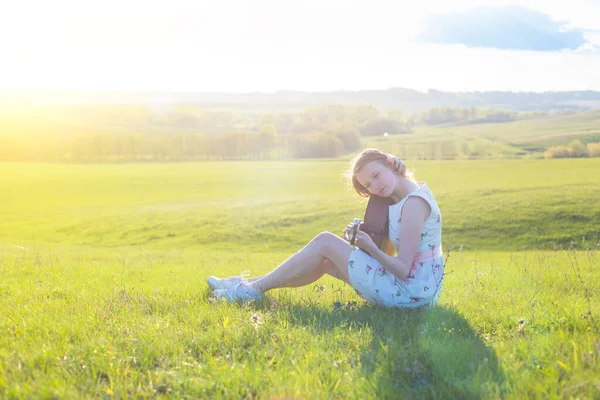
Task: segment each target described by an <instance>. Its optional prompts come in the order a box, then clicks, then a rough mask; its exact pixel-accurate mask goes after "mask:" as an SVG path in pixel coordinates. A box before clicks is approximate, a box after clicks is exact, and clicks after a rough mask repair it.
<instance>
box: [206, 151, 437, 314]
mask: <svg viewBox="0 0 600 400" xmlns="http://www.w3.org/2000/svg"><path fill="white" fill-rule="evenodd" d="M349 172H350V175H351V180H352V185H353V186H354V189H355V190H356V192H357V193H358V194H359V195H360V196H363V197H368V196H370V195H377V196H381V197H389V198H391V199H392V200H393V202H394V204H392V205H391V206H390V209H389V218H390V222H389V238H390V240H391V241H392V243H393V244H394V245H395V247H396V250H397V255H396V256H390V255H388V254H386V253H384V252H383V251H381V250H380V249H379V248H378V247H377V246H376V245H375V243H373V241H372V240H371V238H370V236H369V235H367V234H366V233H364V232H362V231H358V233H357V235H356V240H355V244H356V245H357V246H360V247H361V248H363V249H365V250H366V251H367V252H368V253H369V254H370V255H369V254H367V253H365V252H364V251H362V250H360V249H358V247H357V248H353V247H351V246H349V244H348V242H347V241H346V240H344V239H341V238H340V237H338V236H336V235H334V234H332V233H329V232H322V233H320V234H318V235H317V236H316V237H315V238H314V239H313V240H312V241H311V242H310V243H308V244H307V245H306V246H304V247H303V248H302V249H301V250H300V251H298V252H297V253H296V254H294V255H293V256H291V257H290V258H288V259H287V260H286V261H284V262H283V263H282V264H281V265H279V266H278V267H277V268H275V269H274V270H273V271H271V272H269V273H268V274H266V275H263V276H259V277H257V278H253V279H244V278H243V276H240V277H230V278H225V279H218V278H215V277H212V276H211V277H209V278H208V284H209V286H210V287H211V288H213V289H214V295H215V297H218V298H225V299H227V300H228V301H246V300H258V299H261V298H262V297H263V293H265V292H267V291H269V290H271V289H275V288H282V287H298V286H304V285H308V284H311V283H313V282H314V281H316V280H317V279H319V278H320V277H322V276H323V275H324V274H328V275H331V276H333V277H335V278H338V279H341V280H342V281H344V282H346V283H348V284H350V285H352V287H353V288H354V289H355V290H356V293H357V294H358V295H359V296H361V297H362V298H364V299H365V300H367V301H369V302H370V303H373V304H376V305H381V306H386V307H420V306H432V305H434V304H435V303H436V302H437V300H438V298H439V295H440V290H441V287H442V277H443V272H444V259H443V255H442V247H441V231H442V217H441V214H440V210H439V208H438V205H437V203H436V201H435V199H434V198H433V195H432V194H431V192H430V191H429V188H428V187H427V184H426V183H425V182H416V181H415V180H414V178H413V176H412V174H411V173H410V172H407V171H406V168H405V167H404V164H403V163H402V162H401V161H400V160H398V159H397V158H396V159H395V158H392V157H391V156H389V155H388V154H385V153H382V152H381V151H379V150H376V149H366V150H363V151H362V152H361V153H360V154H359V155H358V156H356V157H355V158H354V159H353V160H352V166H351V169H350V171H349ZM350 227H351V224H350V225H348V226H347V227H346V230H345V231H344V237H347V234H348V231H349V229H350Z"/></svg>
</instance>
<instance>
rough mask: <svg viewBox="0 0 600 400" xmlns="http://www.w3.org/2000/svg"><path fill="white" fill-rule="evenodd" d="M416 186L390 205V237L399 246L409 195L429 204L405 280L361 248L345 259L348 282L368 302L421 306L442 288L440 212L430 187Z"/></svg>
mask: <svg viewBox="0 0 600 400" xmlns="http://www.w3.org/2000/svg"><path fill="white" fill-rule="evenodd" d="M419 186H420V187H419V189H417V190H416V191H414V192H412V193H409V194H408V195H407V196H406V197H404V198H403V199H402V200H400V202H398V203H396V204H392V205H391V206H390V213H389V217H390V225H389V236H390V240H391V241H392V242H393V243H394V245H395V246H396V248H398V247H399V241H400V231H401V229H402V218H401V215H402V207H403V206H404V203H406V200H408V199H409V198H411V197H420V198H422V199H424V200H425V201H426V202H427V204H429V206H430V207H431V214H430V215H429V217H428V218H427V219H426V220H425V222H424V224H423V229H422V231H421V238H420V240H419V246H418V248H417V254H415V258H414V259H413V264H412V266H411V269H410V273H409V275H408V277H407V278H406V279H399V278H397V277H396V276H394V275H393V274H392V273H391V272H390V271H388V270H386V269H385V268H383V267H382V266H381V264H379V262H378V261H377V260H376V259H375V258H373V257H371V256H370V255H368V254H367V253H365V252H364V251H362V250H360V249H358V248H357V249H354V250H353V251H352V253H351V254H350V258H349V259H348V274H349V276H350V283H351V284H352V287H353V288H354V289H355V290H356V293H357V294H358V295H359V296H360V297H362V298H364V299H365V300H367V301H369V302H370V303H373V304H376V305H381V306H386V307H421V306H432V305H434V304H435V303H436V302H437V300H438V298H439V296H440V291H441V289H442V280H443V275H444V257H443V253H442V243H441V241H442V215H441V214H440V209H439V207H438V205H437V202H436V201H435V199H434V197H433V195H432V194H431V191H430V190H429V187H427V184H426V183H425V182H419Z"/></svg>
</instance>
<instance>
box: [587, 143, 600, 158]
mask: <svg viewBox="0 0 600 400" xmlns="http://www.w3.org/2000/svg"><path fill="white" fill-rule="evenodd" d="M587 151H588V155H589V156H590V157H600V143H589V144H588V145H587Z"/></svg>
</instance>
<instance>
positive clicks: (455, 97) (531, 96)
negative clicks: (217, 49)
mask: <svg viewBox="0 0 600 400" xmlns="http://www.w3.org/2000/svg"><path fill="white" fill-rule="evenodd" d="M3 102H4V103H6V102H10V103H14V102H24V103H31V102H34V103H36V102H37V103H53V104H141V105H145V106H149V107H155V108H157V109H161V108H169V107H172V106H176V105H181V104H186V105H193V106H196V107H203V108H207V109H236V110H245V111H256V112H261V111H300V110H302V109H304V108H306V107H310V106H315V105H323V104H372V105H373V106H375V107H377V108H378V109H379V110H380V111H382V112H386V111H387V110H389V109H392V108H399V109H404V110H407V111H419V110H424V109H428V108H432V107H489V108H499V109H508V110H515V111H532V110H555V109H573V110H591V109H600V92H598V91H590V90H586V91H570V92H540V93H537V92H500V91H495V92H464V93H459V92H442V91H439V90H433V89H431V90H429V91H427V92H419V91H416V90H411V89H405V88H392V89H388V90H364V91H332V92H300V91H285V90H283V91H277V92H272V93H259V92H256V93H171V92H118V91H15V90H12V91H9V90H4V91H0V104H1V103H3Z"/></svg>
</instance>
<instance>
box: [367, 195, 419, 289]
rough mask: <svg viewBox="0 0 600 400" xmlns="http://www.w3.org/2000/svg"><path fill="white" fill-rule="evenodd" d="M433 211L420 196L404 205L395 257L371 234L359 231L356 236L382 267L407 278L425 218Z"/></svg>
mask: <svg viewBox="0 0 600 400" xmlns="http://www.w3.org/2000/svg"><path fill="white" fill-rule="evenodd" d="M430 213H431V207H430V206H429V204H427V202H426V201H425V200H424V199H422V198H420V197H410V198H409V199H408V200H406V202H405V203H404V206H403V207H402V214H401V218H402V222H401V226H402V229H401V230H400V243H399V245H398V256H396V257H393V256H389V255H387V254H385V253H384V252H383V251H381V250H380V249H379V248H377V246H376V245H375V243H373V240H372V239H371V237H370V236H369V235H367V234H366V233H364V232H362V231H359V232H357V235H356V237H357V238H358V241H359V242H360V247H362V248H363V249H365V250H366V251H368V252H369V253H370V254H371V256H372V257H373V258H375V259H376V260H377V261H379V263H380V264H381V266H382V267H384V268H385V269H387V270H388V271H390V272H391V273H392V274H394V275H395V276H396V277H397V278H399V279H406V278H407V277H408V275H409V274H410V268H411V267H412V263H413V259H414V258H415V254H416V252H417V248H418V247H419V239H420V238H421V230H422V229H423V224H424V223H425V220H426V219H427V218H428V217H429V214H430Z"/></svg>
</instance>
